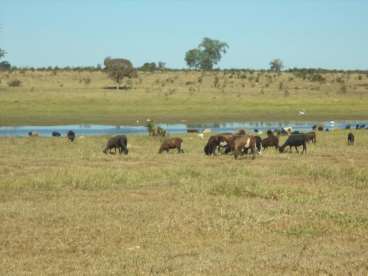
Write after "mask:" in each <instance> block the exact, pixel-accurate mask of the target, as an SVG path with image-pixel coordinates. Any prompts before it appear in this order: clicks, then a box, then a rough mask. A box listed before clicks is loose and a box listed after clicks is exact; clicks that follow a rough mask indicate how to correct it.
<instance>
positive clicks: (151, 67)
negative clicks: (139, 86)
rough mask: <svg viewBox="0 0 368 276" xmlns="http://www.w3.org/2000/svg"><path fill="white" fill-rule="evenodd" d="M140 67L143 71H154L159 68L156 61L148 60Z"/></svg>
mask: <svg viewBox="0 0 368 276" xmlns="http://www.w3.org/2000/svg"><path fill="white" fill-rule="evenodd" d="M140 69H141V70H142V71H147V72H153V71H156V70H157V66H156V63H154V62H146V63H144V64H143V65H142V67H141V68H140Z"/></svg>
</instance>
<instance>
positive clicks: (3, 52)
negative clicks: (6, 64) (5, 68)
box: [0, 49, 6, 59]
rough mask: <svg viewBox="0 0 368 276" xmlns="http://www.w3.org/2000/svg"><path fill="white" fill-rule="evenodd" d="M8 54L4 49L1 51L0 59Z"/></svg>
mask: <svg viewBox="0 0 368 276" xmlns="http://www.w3.org/2000/svg"><path fill="white" fill-rule="evenodd" d="M5 55H6V52H5V51H4V50H3V49H0V59H1V58H3V57H5Z"/></svg>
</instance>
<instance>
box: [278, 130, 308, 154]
mask: <svg viewBox="0 0 368 276" xmlns="http://www.w3.org/2000/svg"><path fill="white" fill-rule="evenodd" d="M287 146H289V148H290V152H291V147H295V150H296V152H298V153H299V151H298V147H299V146H303V151H302V153H304V152H305V153H307V136H306V135H305V134H292V135H290V136H289V137H288V138H287V140H286V142H285V143H284V144H283V145H282V146H281V147H280V148H279V151H280V152H284V150H285V148H286V147H287Z"/></svg>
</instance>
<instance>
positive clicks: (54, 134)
mask: <svg viewBox="0 0 368 276" xmlns="http://www.w3.org/2000/svg"><path fill="white" fill-rule="evenodd" d="M51 135H52V136H53V137H60V136H61V133H60V132H57V131H53V132H52V133H51Z"/></svg>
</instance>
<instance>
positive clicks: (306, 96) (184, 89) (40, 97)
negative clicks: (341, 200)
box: [0, 71, 368, 125]
mask: <svg viewBox="0 0 368 276" xmlns="http://www.w3.org/2000/svg"><path fill="white" fill-rule="evenodd" d="M323 76H324V78H325V81H323V82H316V81H309V80H303V79H301V78H298V77H296V76H294V75H293V74H292V73H283V74H280V75H278V74H274V73H260V72H258V73H257V72H256V73H249V72H248V73H236V74H235V73H226V74H224V73H223V72H205V73H200V72H162V73H142V72H141V73H140V74H139V78H138V79H134V80H132V81H130V83H128V84H126V85H129V87H131V88H130V89H127V90H120V91H117V90H114V89H104V87H108V86H111V85H112V84H113V83H112V81H111V80H109V79H107V77H106V75H105V74H104V73H103V72H63V71H61V72H52V71H50V72H32V71H23V72H22V71H18V72H17V71H16V72H13V73H6V72H0V102H1V109H0V125H21V124H23V125H25V124H36V125H39V124H44V125H50V124H73V123H102V124H135V123H136V121H137V120H140V121H142V120H145V119H146V118H147V117H150V118H152V119H154V120H155V121H157V122H180V121H182V120H185V121H188V122H206V121H212V122H220V121H248V120H338V119H343V120H349V119H367V118H368V117H367V116H368V115H367V114H368V112H367V111H368V77H367V76H366V75H361V74H340V73H336V74H333V73H329V74H324V75H323ZM14 79H19V80H21V81H22V86H21V87H14V88H12V87H8V85H7V83H8V82H9V81H11V80H14ZM86 80H89V82H86ZM215 80H217V82H215ZM215 83H216V85H215ZM300 110H303V111H305V113H306V115H305V116H303V117H300V116H298V111H300Z"/></svg>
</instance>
